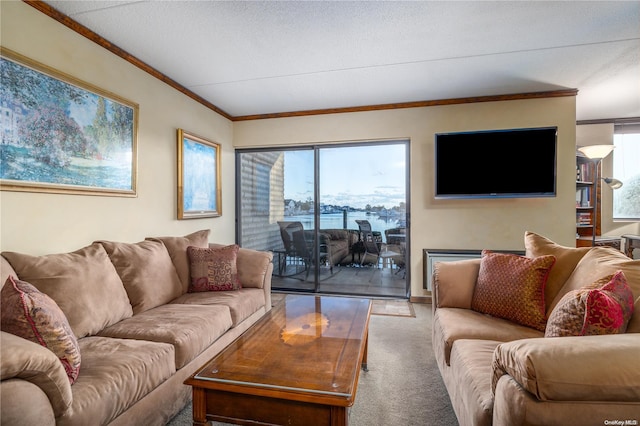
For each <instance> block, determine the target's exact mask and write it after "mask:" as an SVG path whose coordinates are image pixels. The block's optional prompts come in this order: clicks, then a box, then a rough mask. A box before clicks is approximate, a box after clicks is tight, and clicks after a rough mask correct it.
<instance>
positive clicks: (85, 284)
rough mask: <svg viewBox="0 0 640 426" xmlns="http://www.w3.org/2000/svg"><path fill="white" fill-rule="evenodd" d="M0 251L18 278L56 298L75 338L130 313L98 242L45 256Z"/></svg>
mask: <svg viewBox="0 0 640 426" xmlns="http://www.w3.org/2000/svg"><path fill="white" fill-rule="evenodd" d="M2 255H3V256H4V257H5V258H6V259H7V260H8V261H9V263H10V264H11V266H12V267H13V269H14V270H15V272H16V274H17V275H18V278H19V279H21V280H23V281H26V282H28V283H30V284H32V285H33V286H34V287H35V288H37V289H38V290H40V291H41V292H43V293H45V294H46V295H48V296H49V297H51V298H52V299H53V300H54V301H55V302H56V304H57V305H58V306H59V307H60V309H61V310H62V312H64V314H65V316H66V317H67V320H68V321H69V325H70V326H71V329H72V330H73V332H74V334H75V335H76V337H78V338H81V337H84V336H89V335H94V334H96V333H98V332H99V331H100V330H102V329H103V328H105V327H108V326H110V325H112V324H115V323H117V322H118V321H121V320H123V319H125V318H129V317H130V316H131V315H132V314H133V312H132V309H131V304H130V303H129V298H128V297H127V292H126V291H125V289H124V287H123V285H122V281H121V280H120V277H119V276H118V273H117V272H116V269H115V268H114V266H113V264H112V263H111V261H110V260H109V256H108V255H107V252H106V251H105V250H104V247H102V245H100V244H95V243H94V244H91V245H90V246H87V247H84V248H81V249H79V250H76V251H74V252H71V253H61V254H49V255H45V256H30V255H27V254H22V253H15V252H3V253H2Z"/></svg>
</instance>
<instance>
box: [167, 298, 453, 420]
mask: <svg viewBox="0 0 640 426" xmlns="http://www.w3.org/2000/svg"><path fill="white" fill-rule="evenodd" d="M411 305H412V308H413V310H414V314H415V316H414V317H407V316H392V315H373V316H372V317H371V320H370V323H369V354H368V366H369V371H362V372H361V373H360V379H359V381H358V391H357V394H356V401H355V403H354V405H353V407H352V408H351V412H350V414H349V425H350V426H392V425H393V426H395V425H399V426H440V425H442V426H445V425H446V426H455V425H457V424H458V421H457V419H456V416H455V414H454V413H453V409H452V407H451V402H450V401H449V395H448V394H447V390H446V389H445V387H444V383H443V382H442V378H441V377H440V372H439V371H438V366H437V365H436V361H435V358H434V356H433V347H432V345H431V305H426V304H411ZM191 424H192V417H191V405H189V406H187V407H186V408H185V409H184V410H183V411H182V412H180V413H179V414H178V415H177V416H176V417H175V418H174V419H173V420H172V421H171V422H169V423H168V426H187V425H191ZM213 425H216V426H217V425H224V423H217V422H214V423H213Z"/></svg>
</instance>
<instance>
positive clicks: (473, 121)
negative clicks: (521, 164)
mask: <svg viewBox="0 0 640 426" xmlns="http://www.w3.org/2000/svg"><path fill="white" fill-rule="evenodd" d="M537 126H558V162H557V169H558V171H557V176H558V179H557V182H558V184H557V186H558V188H557V193H558V196H557V197H555V198H529V199H494V200H435V199H434V197H433V187H434V183H433V152H434V134H435V133H438V132H452V131H465V130H480V129H500V128H518V127H537ZM575 128H576V126H575V97H563V98H549V99H536V100H519V101H505V102H489V103H477V104H464V105H449V106H437V107H426V108H413V109H399V110H391V111H371V112H359V113H349V114H332V115H319V116H312V117H295V118H280V119H268V120H259V121H247V122H236V123H235V124H234V144H235V146H236V147H239V148H240V147H258V146H270V145H291V144H307V143H327V142H339V141H358V140H366V139H395V138H409V139H410V141H411V142H410V158H411V160H410V167H411V175H410V180H411V183H410V185H411V199H410V203H411V211H410V214H411V227H412V231H411V264H410V267H411V295H412V296H416V297H419V296H424V295H426V292H425V291H424V290H423V289H422V283H423V271H422V268H423V262H422V251H423V249H474V250H479V249H484V248H488V249H513V250H523V249H524V245H523V235H524V231H526V230H530V231H534V232H537V233H540V234H542V235H545V236H548V237H549V238H551V239H553V240H555V241H557V242H558V243H561V244H564V245H568V246H573V245H575V213H574V212H575V210H574V204H575V173H574V170H575ZM528 148H529V147H523V149H528ZM380 161H384V159H380ZM531 161H535V151H532V152H531Z"/></svg>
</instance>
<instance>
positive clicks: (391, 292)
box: [236, 140, 409, 298]
mask: <svg viewBox="0 0 640 426" xmlns="http://www.w3.org/2000/svg"><path fill="white" fill-rule="evenodd" d="M407 155H408V141H406V140H402V141H385V142H369V143H358V144H355V143H354V144H341V145H322V146H312V147H297V148H286V149H285V148H276V149H274V148H270V149H251V150H238V151H237V153H236V170H237V180H236V182H237V217H238V227H237V235H238V242H239V244H240V245H241V246H243V247H248V248H254V249H258V250H270V251H272V252H273V253H274V272H273V274H274V275H273V278H272V285H273V288H274V289H279V290H286V291H307V292H318V293H337V294H350V295H370V296H384V297H402V298H404V297H408V289H409V286H408V276H407V275H408V274H407V272H408V271H407V268H406V267H405V265H407V264H408V259H407V255H408V252H409V251H408V249H407V247H408V244H409V242H408V237H409V232H407V227H408V222H409V221H408V216H407V212H408V209H407V204H408V203H407V195H406V194H407V193H408V183H407V182H408V180H407V176H408V170H407V164H408V161H407Z"/></svg>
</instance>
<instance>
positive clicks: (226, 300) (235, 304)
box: [171, 288, 265, 327]
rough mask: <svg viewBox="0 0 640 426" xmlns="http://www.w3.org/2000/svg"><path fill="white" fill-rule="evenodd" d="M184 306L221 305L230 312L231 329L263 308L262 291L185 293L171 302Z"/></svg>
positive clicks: (245, 289) (248, 289) (250, 289)
mask: <svg viewBox="0 0 640 426" xmlns="http://www.w3.org/2000/svg"><path fill="white" fill-rule="evenodd" d="M171 303H172V304H184V305H222V306H227V307H228V308H229V310H230V312H231V321H232V323H233V327H235V326H237V325H238V324H240V323H241V322H242V321H244V320H245V319H247V318H248V317H250V316H251V315H253V313H254V312H256V311H257V310H258V309H260V308H262V307H264V305H265V300H264V291H263V290H262V289H258V288H242V289H240V290H230V291H213V292H202V293H187V294H183V295H182V296H180V297H178V298H177V299H175V300H173V301H172V302H171Z"/></svg>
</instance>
